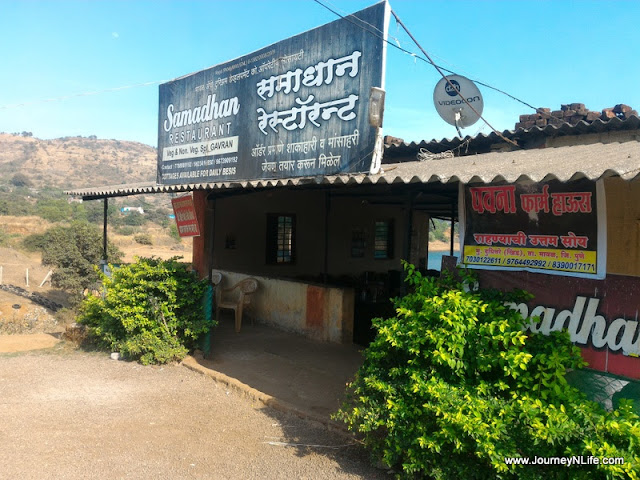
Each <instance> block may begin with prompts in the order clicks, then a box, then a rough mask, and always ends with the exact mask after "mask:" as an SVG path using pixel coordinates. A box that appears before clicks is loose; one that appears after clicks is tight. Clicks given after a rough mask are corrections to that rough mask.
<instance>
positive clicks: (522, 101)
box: [313, 0, 556, 145]
mask: <svg viewBox="0 0 640 480" xmlns="http://www.w3.org/2000/svg"><path fill="white" fill-rule="evenodd" d="M313 1H314V2H316V3H317V4H318V5H320V6H322V7H324V8H325V9H327V10H329V11H330V12H331V13H333V14H334V15H337V16H338V17H340V18H341V19H343V20H347V21H348V22H350V23H352V24H353V25H356V26H357V27H359V28H361V29H363V30H365V31H367V32H369V33H371V34H372V35H374V36H376V37H378V38H380V39H381V40H383V41H385V42H386V43H387V44H388V45H391V46H392V47H393V48H395V49H397V50H400V51H401V52H403V53H406V54H407V55H410V56H412V57H414V58H416V59H418V60H421V61H423V62H425V63H428V64H429V65H431V66H433V67H434V68H436V70H438V73H440V75H442V76H443V78H446V76H445V75H443V74H442V72H447V73H449V74H452V75H457V73H456V72H454V71H453V70H449V69H448V68H445V67H442V66H440V65H438V64H436V63H435V62H434V61H433V60H432V59H431V57H430V56H429V55H428V54H427V52H426V51H425V50H424V49H423V48H422V47H421V46H420V44H419V43H418V41H417V40H416V39H415V37H413V35H412V34H411V32H409V30H408V29H407V27H406V26H405V25H404V24H403V23H402V21H401V20H400V18H399V17H398V15H397V14H396V13H395V12H394V11H393V10H392V11H391V13H392V14H393V16H394V18H395V19H396V22H397V23H398V24H399V25H400V26H401V27H402V28H403V29H404V31H405V32H406V33H407V34H408V35H409V37H411V39H412V40H413V42H414V43H415V44H416V45H417V46H418V48H419V49H420V50H421V51H422V53H423V54H424V55H425V57H426V58H425V57H422V56H420V55H418V54H416V53H415V52H412V51H410V50H407V49H406V48H403V47H402V46H400V44H399V42H398V40H397V39H396V38H394V40H396V42H398V43H397V44H396V43H393V42H390V41H389V40H388V39H385V38H384V36H383V32H382V31H381V30H380V29H379V28H377V27H375V26H373V25H371V24H369V23H367V22H365V21H364V20H362V19H360V18H358V17H356V16H355V15H353V14H349V15H342V14H340V13H339V12H337V11H336V10H334V9H333V8H331V7H329V6H328V5H325V4H324V3H322V2H321V1H320V0H313ZM351 18H354V19H356V20H358V21H359V22H361V23H364V24H366V25H368V26H370V27H372V29H373V30H372V29H369V28H364V27H363V26H362V25H361V24H358V23H356V22H354V21H353V20H351ZM375 30H377V32H379V33H376V32H375ZM470 80H471V81H472V82H474V83H477V84H478V85H482V86H483V87H486V88H489V89H491V90H494V91H496V92H498V93H501V94H503V95H505V96H507V97H509V98H511V99H512V100H515V101H517V102H519V103H522V104H523V105H525V106H527V107H529V108H531V109H532V110H535V111H536V112H538V113H542V114H544V115H547V116H548V117H550V118H556V117H554V116H553V115H550V114H548V113H546V112H541V111H540V110H539V109H538V108H536V107H534V106H533V105H531V104H529V103H527V102H525V101H524V100H521V99H519V98H517V97H515V96H513V95H511V94H510V93H507V92H505V91H504V90H502V89H500V88H497V87H494V86H492V85H489V84H487V83H484V82H481V81H479V80H474V79H470ZM447 83H450V82H449V81H448V80H447ZM454 90H455V91H457V89H454ZM458 94H459V95H460V93H459V92H458ZM461 97H462V96H461ZM463 100H465V103H467V105H468V102H466V99H464V98H463ZM469 106H470V105H469ZM470 108H471V109H472V110H473V111H475V110H474V109H473V107H471V106H470ZM480 118H482V120H483V121H484V122H485V124H487V126H489V127H490V128H491V129H492V130H493V131H494V132H495V133H496V134H497V135H498V136H500V137H501V138H503V139H504V140H506V141H508V142H509V143H512V144H514V145H517V144H516V143H515V142H513V141H512V140H509V139H507V138H505V137H504V136H503V135H502V134H501V133H500V132H498V131H497V130H496V129H495V128H493V127H492V126H491V125H490V124H489V123H488V122H487V121H486V120H485V119H484V118H483V117H482V116H480Z"/></svg>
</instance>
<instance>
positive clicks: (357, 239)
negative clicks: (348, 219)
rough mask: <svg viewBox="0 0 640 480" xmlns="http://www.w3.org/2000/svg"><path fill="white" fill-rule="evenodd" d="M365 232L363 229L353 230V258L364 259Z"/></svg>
mask: <svg viewBox="0 0 640 480" xmlns="http://www.w3.org/2000/svg"><path fill="white" fill-rule="evenodd" d="M365 246H366V242H365V232H364V229H363V228H360V227H356V228H354V229H353V230H351V258H362V257H364V248H365Z"/></svg>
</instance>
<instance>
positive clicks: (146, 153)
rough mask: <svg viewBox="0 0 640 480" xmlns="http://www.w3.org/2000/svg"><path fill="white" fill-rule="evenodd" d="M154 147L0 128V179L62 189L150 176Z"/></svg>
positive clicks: (132, 180)
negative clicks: (42, 136) (19, 179)
mask: <svg viewBox="0 0 640 480" xmlns="http://www.w3.org/2000/svg"><path fill="white" fill-rule="evenodd" d="M156 155H157V154H156V149H155V148H153V147H150V146H149V145H144V144H142V143H137V142H128V141H120V140H103V139H98V138H96V137H95V136H91V137H64V138H56V139H53V140H41V139H38V138H35V137H32V136H30V134H29V133H28V132H23V133H22V134H6V133H0V183H4V184H6V183H8V182H9V181H10V180H11V179H12V178H13V177H14V175H16V174H18V173H20V174H23V175H24V176H25V177H26V178H27V179H28V182H30V183H31V185H32V186H33V187H36V188H45V187H58V188H63V189H70V188H81V187H89V186H96V185H115V184H122V183H133V182H143V181H153V180H154V179H155V176H156V161H157V156H156Z"/></svg>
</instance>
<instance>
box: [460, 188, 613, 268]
mask: <svg viewBox="0 0 640 480" xmlns="http://www.w3.org/2000/svg"><path fill="white" fill-rule="evenodd" d="M461 195H462V196H463V198H462V202H461V212H460V218H461V222H460V225H462V230H463V232H462V233H461V239H462V240H463V246H462V250H461V251H462V255H461V263H463V264H464V265H465V266H467V267H471V268H484V269H497V270H527V271H532V272H541V273H548V274H555V275H568V276H576V277H584V278H604V275H605V269H606V227H605V225H604V222H605V218H606V215H605V212H604V209H605V205H604V193H603V187H602V183H601V182H597V183H596V182H592V181H588V180H581V181H575V182H569V183H561V182H557V181H555V182H548V183H531V184H518V183H517V184H507V185H499V186H497V185H483V186H469V185H465V186H463V187H461Z"/></svg>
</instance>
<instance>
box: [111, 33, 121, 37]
mask: <svg viewBox="0 0 640 480" xmlns="http://www.w3.org/2000/svg"><path fill="white" fill-rule="evenodd" d="M111 36H112V37H113V38H120V34H119V33H118V32H111Z"/></svg>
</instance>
